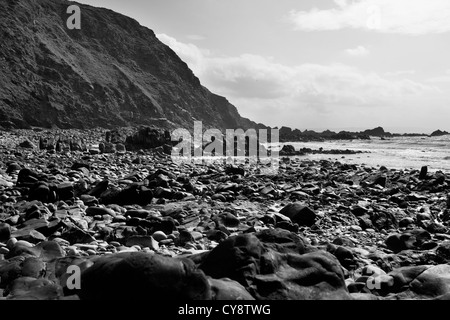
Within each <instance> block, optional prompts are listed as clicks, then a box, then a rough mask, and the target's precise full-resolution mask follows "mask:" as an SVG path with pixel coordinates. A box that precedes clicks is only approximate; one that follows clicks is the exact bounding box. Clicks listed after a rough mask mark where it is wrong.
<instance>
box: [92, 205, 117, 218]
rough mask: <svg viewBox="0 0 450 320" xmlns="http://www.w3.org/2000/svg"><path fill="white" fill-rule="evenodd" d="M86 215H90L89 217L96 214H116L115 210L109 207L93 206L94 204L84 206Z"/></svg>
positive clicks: (112, 215)
mask: <svg viewBox="0 0 450 320" xmlns="http://www.w3.org/2000/svg"><path fill="white" fill-rule="evenodd" d="M86 215H87V216H90V217H93V216H96V215H100V216H103V215H109V216H111V217H115V216H116V214H115V212H114V211H113V210H111V209H109V208H103V207H94V206H92V207H88V208H86Z"/></svg>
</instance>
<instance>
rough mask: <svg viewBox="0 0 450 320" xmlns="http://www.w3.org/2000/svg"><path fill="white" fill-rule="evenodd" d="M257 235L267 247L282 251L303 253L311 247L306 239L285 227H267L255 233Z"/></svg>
mask: <svg viewBox="0 0 450 320" xmlns="http://www.w3.org/2000/svg"><path fill="white" fill-rule="evenodd" d="M255 236H256V237H257V238H258V239H259V241H261V242H262V243H263V245H264V247H265V248H268V249H272V250H274V251H276V252H280V253H299V254H303V253H305V252H307V251H308V250H309V249H310V248H309V246H310V245H309V243H308V241H307V240H306V239H304V238H302V237H300V236H299V235H297V234H296V233H293V232H290V231H287V230H283V229H267V230H263V231H260V232H257V233H255Z"/></svg>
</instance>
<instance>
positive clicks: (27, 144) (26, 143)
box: [19, 139, 36, 149]
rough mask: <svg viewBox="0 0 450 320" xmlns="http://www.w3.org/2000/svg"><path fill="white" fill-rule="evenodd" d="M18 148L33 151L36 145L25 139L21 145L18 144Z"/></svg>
mask: <svg viewBox="0 0 450 320" xmlns="http://www.w3.org/2000/svg"><path fill="white" fill-rule="evenodd" d="M19 147H21V148H25V149H35V148H36V145H35V144H34V143H33V142H31V141H30V140H29V139H25V140H24V141H22V142H21V143H19Z"/></svg>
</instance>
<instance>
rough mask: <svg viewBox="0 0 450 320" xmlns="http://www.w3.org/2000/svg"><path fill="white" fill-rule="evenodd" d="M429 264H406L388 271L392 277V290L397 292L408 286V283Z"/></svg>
mask: <svg viewBox="0 0 450 320" xmlns="http://www.w3.org/2000/svg"><path fill="white" fill-rule="evenodd" d="M429 267H430V266H427V265H422V266H406V267H400V268H396V269H395V270H393V271H391V272H389V273H388V275H390V276H391V277H392V278H393V279H394V284H393V289H392V290H393V292H399V291H402V290H405V289H408V288H409V285H410V283H411V282H412V281H413V280H414V279H416V278H417V277H418V276H419V275H420V274H421V273H423V272H424V271H425V270H427V269H428V268H429Z"/></svg>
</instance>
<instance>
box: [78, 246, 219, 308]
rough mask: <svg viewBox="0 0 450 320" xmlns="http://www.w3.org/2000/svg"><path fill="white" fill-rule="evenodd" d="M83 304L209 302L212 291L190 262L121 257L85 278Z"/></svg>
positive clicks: (98, 264) (100, 263)
mask: <svg viewBox="0 0 450 320" xmlns="http://www.w3.org/2000/svg"><path fill="white" fill-rule="evenodd" d="M78 295H79V296H80V298H81V299H82V300H92V299H96V300H98V299H120V300H143V299H145V300H179V299H184V300H186V299H187V300H208V299H210V298H211V288H210V285H209V282H208V280H207V278H206V276H205V275H204V274H203V272H201V271H199V270H197V269H196V268H195V265H194V263H193V262H192V261H191V260H189V259H182V258H180V259H175V258H169V257H165V256H161V255H157V254H147V253H139V252H136V253H118V254H113V255H108V256H103V257H100V258H99V259H97V260H96V261H95V263H94V265H93V266H92V267H90V268H88V269H86V270H85V271H84V272H83V273H82V276H81V290H80V291H79V293H78Z"/></svg>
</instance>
